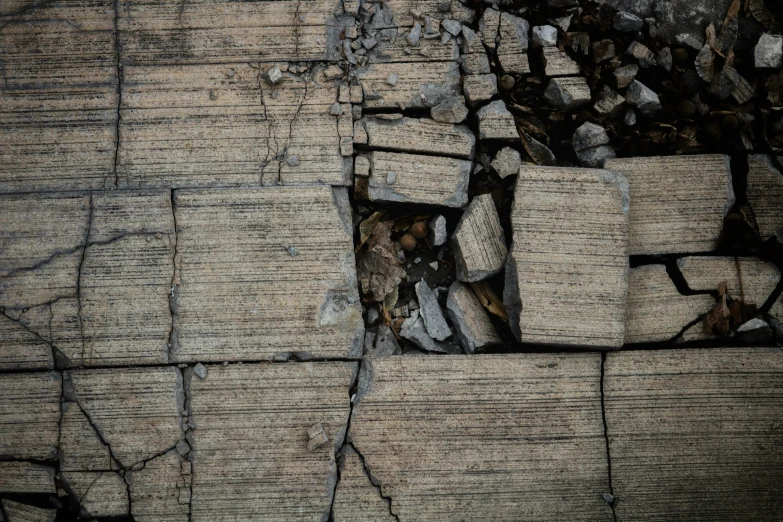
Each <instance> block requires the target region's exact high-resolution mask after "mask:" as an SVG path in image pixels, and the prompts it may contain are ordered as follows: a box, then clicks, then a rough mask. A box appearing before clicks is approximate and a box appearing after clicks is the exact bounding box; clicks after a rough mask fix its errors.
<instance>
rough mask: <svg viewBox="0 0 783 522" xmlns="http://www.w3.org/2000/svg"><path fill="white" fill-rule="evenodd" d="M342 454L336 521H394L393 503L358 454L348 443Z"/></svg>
mask: <svg viewBox="0 0 783 522" xmlns="http://www.w3.org/2000/svg"><path fill="white" fill-rule="evenodd" d="M341 453H342V455H341V456H340V462H339V465H340V481H339V482H338V483H337V489H336V490H335V493H334V505H333V507H332V513H333V515H334V520H335V522H394V520H396V519H395V518H394V516H393V515H392V514H391V513H390V512H389V502H388V500H387V499H384V498H383V497H381V494H380V490H379V488H378V486H376V485H374V484H373V483H372V481H371V479H370V477H369V476H367V471H366V470H365V469H364V464H363V463H362V459H361V457H360V456H359V454H358V453H356V451H355V450H354V449H353V448H352V447H351V446H345V447H344V448H343V449H342V450H341Z"/></svg>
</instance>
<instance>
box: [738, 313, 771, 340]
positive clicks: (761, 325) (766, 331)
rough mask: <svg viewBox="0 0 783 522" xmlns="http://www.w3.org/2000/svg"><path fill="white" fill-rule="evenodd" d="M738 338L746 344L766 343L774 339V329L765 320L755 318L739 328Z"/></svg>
mask: <svg viewBox="0 0 783 522" xmlns="http://www.w3.org/2000/svg"><path fill="white" fill-rule="evenodd" d="M737 336H738V337H739V338H740V339H741V340H742V341H743V342H745V343H748V344H760V343H766V342H767V341H769V340H770V339H771V338H772V328H771V327H770V326H769V324H768V323H767V322H766V321H764V320H763V319H759V318H758V317H757V318H754V319H751V320H750V321H747V322H745V323H743V324H741V325H740V326H739V328H737Z"/></svg>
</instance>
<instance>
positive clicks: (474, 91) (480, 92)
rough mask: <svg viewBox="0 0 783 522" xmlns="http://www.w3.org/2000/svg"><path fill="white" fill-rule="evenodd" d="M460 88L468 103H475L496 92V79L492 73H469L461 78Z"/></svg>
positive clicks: (488, 97)
mask: <svg viewBox="0 0 783 522" xmlns="http://www.w3.org/2000/svg"><path fill="white" fill-rule="evenodd" d="M462 88H463V90H464V91H465V98H466V99H467V100H468V103H469V104H471V105H475V104H477V103H480V102H483V101H487V100H490V99H492V97H493V96H495V95H496V94H497V93H498V79H497V76H495V75H494V74H469V75H467V76H465V77H464V78H463V80H462Z"/></svg>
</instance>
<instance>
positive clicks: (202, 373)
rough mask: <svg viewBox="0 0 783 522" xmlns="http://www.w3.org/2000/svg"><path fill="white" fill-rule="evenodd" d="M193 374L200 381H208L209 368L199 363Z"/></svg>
mask: <svg viewBox="0 0 783 522" xmlns="http://www.w3.org/2000/svg"><path fill="white" fill-rule="evenodd" d="M193 373H195V374H196V377H198V378H199V379H206V378H207V367H206V366H204V365H203V364H201V363H197V364H196V365H195V366H194V367H193Z"/></svg>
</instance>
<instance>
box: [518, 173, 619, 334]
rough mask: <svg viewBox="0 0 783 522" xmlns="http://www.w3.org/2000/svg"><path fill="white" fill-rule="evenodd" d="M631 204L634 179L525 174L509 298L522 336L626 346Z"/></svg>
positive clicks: (521, 176) (521, 175)
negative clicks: (630, 195)
mask: <svg viewBox="0 0 783 522" xmlns="http://www.w3.org/2000/svg"><path fill="white" fill-rule="evenodd" d="M628 205H629V194H628V182H627V181H626V180H625V178H624V177H623V176H622V175H619V174H617V173H615V172H611V171H606V170H599V169H572V168H555V167H528V166H523V167H522V168H521V169H520V171H519V176H518V179H517V184H516V189H515V197H514V206H513V208H512V211H511V223H512V231H513V238H512V241H513V242H512V245H511V249H510V254H509V257H508V261H507V263H506V283H505V289H504V294H503V302H504V304H505V305H506V309H507V310H508V314H509V317H510V319H511V322H510V324H511V328H512V331H513V332H514V335H516V337H517V339H519V340H520V341H522V342H533V343H541V344H554V345H560V346H592V347H598V348H619V347H620V346H622V344H623V338H624V332H625V321H624V314H625V302H626V292H627V284H628V279H627V276H628V230H629V229H628ZM585 216H590V218H589V219H586V218H585Z"/></svg>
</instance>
